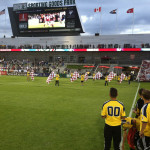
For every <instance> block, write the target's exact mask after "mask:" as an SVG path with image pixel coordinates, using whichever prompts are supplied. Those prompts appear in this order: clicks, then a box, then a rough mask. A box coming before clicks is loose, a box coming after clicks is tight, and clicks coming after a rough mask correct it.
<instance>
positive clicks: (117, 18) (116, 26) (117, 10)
mask: <svg viewBox="0 0 150 150" xmlns="http://www.w3.org/2000/svg"><path fill="white" fill-rule="evenodd" d="M117 14H118V8H117V13H116V34H117V31H118V16H117Z"/></svg>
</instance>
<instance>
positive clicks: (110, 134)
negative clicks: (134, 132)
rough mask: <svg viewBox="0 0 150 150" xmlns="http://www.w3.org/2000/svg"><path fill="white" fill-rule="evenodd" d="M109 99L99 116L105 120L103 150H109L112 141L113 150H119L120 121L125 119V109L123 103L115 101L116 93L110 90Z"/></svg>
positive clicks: (114, 90)
mask: <svg viewBox="0 0 150 150" xmlns="http://www.w3.org/2000/svg"><path fill="white" fill-rule="evenodd" d="M109 96H110V99H111V100H109V101H107V102H105V103H104V104H103V106H102V111H101V116H102V118H103V119H105V127H104V139H105V142H104V143H105V145H104V150H110V148H111V141H112V139H113V145H114V150H120V142H121V120H122V119H125V116H126V114H125V108H124V105H123V103H121V102H120V101H118V100H117V96H118V91H117V89H116V88H110V93H109Z"/></svg>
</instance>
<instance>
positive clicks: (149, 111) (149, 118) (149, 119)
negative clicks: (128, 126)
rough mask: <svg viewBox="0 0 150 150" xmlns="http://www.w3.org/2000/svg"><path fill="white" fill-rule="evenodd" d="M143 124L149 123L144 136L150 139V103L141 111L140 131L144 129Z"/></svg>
mask: <svg viewBox="0 0 150 150" xmlns="http://www.w3.org/2000/svg"><path fill="white" fill-rule="evenodd" d="M142 122H145V123H147V126H146V128H145V130H144V136H148V137H150V103H147V104H145V105H144V106H143V107H142V109H141V118H140V130H141V128H142Z"/></svg>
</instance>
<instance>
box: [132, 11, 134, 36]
mask: <svg viewBox="0 0 150 150" xmlns="http://www.w3.org/2000/svg"><path fill="white" fill-rule="evenodd" d="M133 31H134V11H133V24H132V34H133Z"/></svg>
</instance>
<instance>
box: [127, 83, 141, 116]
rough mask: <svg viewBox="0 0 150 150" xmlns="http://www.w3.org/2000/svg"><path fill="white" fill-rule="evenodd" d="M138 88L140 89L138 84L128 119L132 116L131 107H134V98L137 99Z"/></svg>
mask: <svg viewBox="0 0 150 150" xmlns="http://www.w3.org/2000/svg"><path fill="white" fill-rule="evenodd" d="M139 88H140V83H139V85H138V88H137V91H136V94H135V97H134V100H133V104H132V107H131V109H130V113H129V117H131V116H132V111H133V107H134V105H135V102H136V98H137V94H138V91H139Z"/></svg>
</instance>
